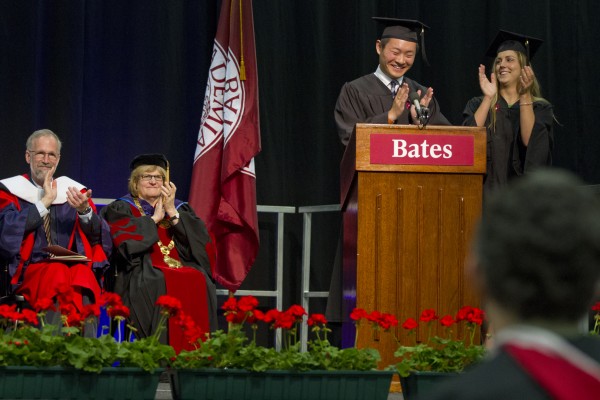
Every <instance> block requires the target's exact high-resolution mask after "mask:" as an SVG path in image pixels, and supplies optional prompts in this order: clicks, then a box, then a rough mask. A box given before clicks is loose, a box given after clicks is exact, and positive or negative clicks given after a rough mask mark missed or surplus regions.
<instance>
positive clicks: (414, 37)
mask: <svg viewBox="0 0 600 400" xmlns="http://www.w3.org/2000/svg"><path fill="white" fill-rule="evenodd" d="M373 19H374V20H376V21H377V22H378V23H380V24H382V25H383V26H384V29H383V33H382V35H381V38H380V39H378V40H377V41H376V43H375V48H376V50H377V54H378V55H379V66H378V67H377V70H376V71H375V72H374V73H371V74H368V75H364V76H362V77H360V78H358V79H355V80H354V81H352V82H347V83H346V84H344V86H343V87H342V90H341V92H340V95H339V97H338V100H337V103H336V106H335V111H334V117H335V123H336V126H337V130H338V134H339V136H340V140H341V141H342V143H343V144H344V145H347V144H348V141H349V140H350V136H351V135H352V132H353V131H354V126H355V125H356V123H361V122H362V123H373V124H402V125H408V124H419V125H423V124H431V125H450V122H448V120H447V119H446V117H444V115H443V114H442V113H441V111H440V107H439V104H438V103H437V101H436V99H434V97H433V88H431V87H429V88H427V87H425V86H423V85H421V84H419V83H418V82H415V81H413V80H411V79H409V78H407V77H406V76H405V74H406V73H407V72H408V71H409V70H410V69H411V67H412V66H413V63H414V61H415V57H416V54H417V52H418V50H419V45H418V44H417V43H418V39H419V36H420V39H421V47H423V49H422V50H421V54H422V55H423V60H424V61H425V62H426V58H425V52H424V37H423V34H424V32H425V29H428V28H429V27H428V26H427V25H425V24H423V23H422V22H420V21H414V20H406V19H396V18H380V17H373ZM417 107H418V109H417Z"/></svg>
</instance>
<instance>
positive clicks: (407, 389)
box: [400, 371, 458, 400]
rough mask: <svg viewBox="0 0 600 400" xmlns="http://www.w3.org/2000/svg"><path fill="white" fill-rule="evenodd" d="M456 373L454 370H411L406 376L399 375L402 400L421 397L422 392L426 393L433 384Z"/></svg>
mask: <svg viewBox="0 0 600 400" xmlns="http://www.w3.org/2000/svg"><path fill="white" fill-rule="evenodd" d="M456 375H458V373H454V372H428V371H423V372H419V371H414V372H411V374H410V375H409V376H407V377H406V378H403V377H400V385H401V386H402V396H403V398H404V400H411V399H414V398H415V397H417V396H419V397H420V398H423V394H426V393H427V392H428V391H430V390H431V389H432V388H433V387H434V386H435V385H437V384H438V383H440V382H442V381H444V380H445V379H448V378H451V377H453V376H456Z"/></svg>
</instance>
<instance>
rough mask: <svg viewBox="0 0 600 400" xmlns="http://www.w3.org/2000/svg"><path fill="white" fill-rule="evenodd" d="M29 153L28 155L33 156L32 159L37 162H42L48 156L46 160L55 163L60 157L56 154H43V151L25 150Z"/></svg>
mask: <svg viewBox="0 0 600 400" xmlns="http://www.w3.org/2000/svg"><path fill="white" fill-rule="evenodd" d="M27 151H28V152H29V154H31V155H32V156H33V158H36V159H38V160H43V159H45V158H46V156H48V159H49V160H50V161H56V160H57V159H58V157H60V154H56V153H45V152H43V151H34V150H27Z"/></svg>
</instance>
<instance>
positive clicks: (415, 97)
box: [409, 92, 423, 119]
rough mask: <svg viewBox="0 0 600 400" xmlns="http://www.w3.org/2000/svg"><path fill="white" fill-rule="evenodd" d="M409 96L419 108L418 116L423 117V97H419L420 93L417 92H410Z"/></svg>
mask: <svg viewBox="0 0 600 400" xmlns="http://www.w3.org/2000/svg"><path fill="white" fill-rule="evenodd" d="M409 98H410V102H411V103H412V104H413V105H414V106H415V108H416V109H417V118H419V119H421V115H423V111H422V110H421V102H420V100H421V99H420V98H419V94H418V93H417V92H412V93H411V94H410V96H409Z"/></svg>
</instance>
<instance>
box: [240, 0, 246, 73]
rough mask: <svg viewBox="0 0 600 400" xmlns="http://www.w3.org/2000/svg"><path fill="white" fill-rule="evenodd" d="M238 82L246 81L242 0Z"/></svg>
mask: <svg viewBox="0 0 600 400" xmlns="http://www.w3.org/2000/svg"><path fill="white" fill-rule="evenodd" d="M240 80H241V81H245V80H246V64H245V62H244V26H243V23H242V0H240Z"/></svg>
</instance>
